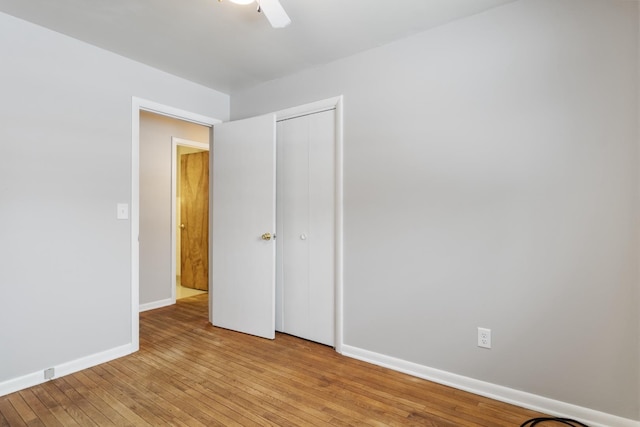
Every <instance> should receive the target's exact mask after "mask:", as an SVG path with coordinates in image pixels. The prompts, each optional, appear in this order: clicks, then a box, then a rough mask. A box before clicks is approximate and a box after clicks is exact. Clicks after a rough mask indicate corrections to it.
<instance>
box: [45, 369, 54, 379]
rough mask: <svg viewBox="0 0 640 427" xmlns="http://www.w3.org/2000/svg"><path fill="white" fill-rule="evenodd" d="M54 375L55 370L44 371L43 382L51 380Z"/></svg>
mask: <svg viewBox="0 0 640 427" xmlns="http://www.w3.org/2000/svg"><path fill="white" fill-rule="evenodd" d="M55 375H56V370H55V368H49V369H45V370H44V379H45V380H50V379H51V378H53V377H54V376H55Z"/></svg>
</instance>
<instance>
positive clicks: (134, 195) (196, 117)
mask: <svg viewBox="0 0 640 427" xmlns="http://www.w3.org/2000/svg"><path fill="white" fill-rule="evenodd" d="M327 109H335V111H336V150H335V156H336V157H335V160H336V164H335V166H336V170H335V173H336V177H335V186H336V188H335V209H336V212H335V245H336V247H335V316H336V317H335V350H336V351H337V352H338V353H342V347H343V344H344V343H343V339H344V314H343V309H344V295H343V288H344V264H343V247H344V242H343V234H344V233H343V230H344V220H343V218H344V192H343V188H344V186H343V180H344V178H343V176H344V173H343V169H344V157H343V146H344V136H343V135H344V130H343V128H344V125H343V111H344V109H343V96H342V95H340V96H336V97H333V98H328V99H324V100H321V101H317V102H312V103H309V104H304V105H300V106H297V107H293V108H288V109H284V110H280V111H277V112H276V113H275V114H276V120H284V119H286V118H293V117H297V116H301V115H304V114H312V113H316V112H320V111H323V110H327ZM140 111H149V112H152V113H156V114H160V115H163V116H167V117H172V118H175V119H179V120H184V121H188V122H192V123H196V124H200V125H204V126H207V127H209V128H210V129H211V131H213V126H214V125H215V124H217V123H222V120H219V119H215V118H212V117H207V116H204V115H201V114H197V113H193V112H190V111H186V110H182V109H179V108H175V107H171V106H168V105H164V104H160V103H157V102H154V101H149V100H147V99H143V98H138V97H135V96H134V97H132V98H131V209H130V211H129V212H130V221H131V351H132V352H135V351H138V350H139V349H140V317H139V316H140V244H139V240H138V239H139V234H140ZM212 140H213V138H210V139H209V141H212ZM173 291H174V292H175V286H174V287H173Z"/></svg>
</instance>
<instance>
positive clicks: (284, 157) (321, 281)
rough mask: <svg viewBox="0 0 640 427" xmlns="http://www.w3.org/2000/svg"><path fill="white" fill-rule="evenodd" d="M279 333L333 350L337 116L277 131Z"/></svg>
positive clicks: (283, 125)
mask: <svg viewBox="0 0 640 427" xmlns="http://www.w3.org/2000/svg"><path fill="white" fill-rule="evenodd" d="M277 147H278V160H277V161H278V167H277V196H278V197H277V198H278V201H277V215H276V216H277V226H276V228H277V236H278V238H277V239H276V244H277V260H278V265H277V274H276V275H277V283H276V313H277V316H276V329H277V330H279V331H282V332H285V333H288V334H291V335H295V336H299V337H301V338H305V339H309V340H312V341H316V342H320V343H323V344H327V345H334V329H335V327H334V318H335V314H334V313H335V308H334V301H335V297H334V289H335V281H334V279H335V277H334V276H335V275H334V256H335V254H334V251H335V111H334V110H331V111H325V112H321V113H315V114H311V115H307V116H302V117H298V118H294V119H289V120H285V121H281V122H279V123H278V128H277Z"/></svg>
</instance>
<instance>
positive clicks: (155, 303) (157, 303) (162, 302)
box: [139, 279, 176, 313]
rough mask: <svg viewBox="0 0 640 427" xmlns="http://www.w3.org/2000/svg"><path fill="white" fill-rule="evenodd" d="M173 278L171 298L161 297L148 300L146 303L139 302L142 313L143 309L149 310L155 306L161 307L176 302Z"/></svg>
mask: <svg viewBox="0 0 640 427" xmlns="http://www.w3.org/2000/svg"><path fill="white" fill-rule="evenodd" d="M173 280H174V286H173V288H174V289H173V296H174V297H173V298H167V299H162V300H159V301H153V302H148V303H146V304H141V305H140V309H139V311H140V313H142V312H143V311H149V310H155V309H156V308H161V307H166V306H168V305H173V304H175V303H176V298H175V292H176V289H175V279H173Z"/></svg>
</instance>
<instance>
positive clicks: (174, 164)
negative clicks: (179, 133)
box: [171, 136, 211, 304]
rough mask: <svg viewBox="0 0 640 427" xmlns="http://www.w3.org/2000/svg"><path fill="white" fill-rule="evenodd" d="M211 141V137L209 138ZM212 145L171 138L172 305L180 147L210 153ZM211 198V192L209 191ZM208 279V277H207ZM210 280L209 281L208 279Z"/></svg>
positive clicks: (173, 299) (176, 239)
mask: <svg viewBox="0 0 640 427" xmlns="http://www.w3.org/2000/svg"><path fill="white" fill-rule="evenodd" d="M209 139H211V137H209ZM210 144H211V141H209V144H205V143H204V142H198V141H191V140H189V139H183V138H178V137H175V136H172V137H171V303H172V304H175V303H176V271H177V265H178V259H177V256H178V254H177V251H176V245H177V243H178V227H177V225H176V219H177V217H178V210H177V209H178V206H177V205H176V196H177V195H178V146H179V145H181V146H183V147H191V148H199V149H201V150H203V151H209V152H210ZM209 197H211V190H209ZM207 277H208V276H207ZM207 280H208V279H207Z"/></svg>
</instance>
